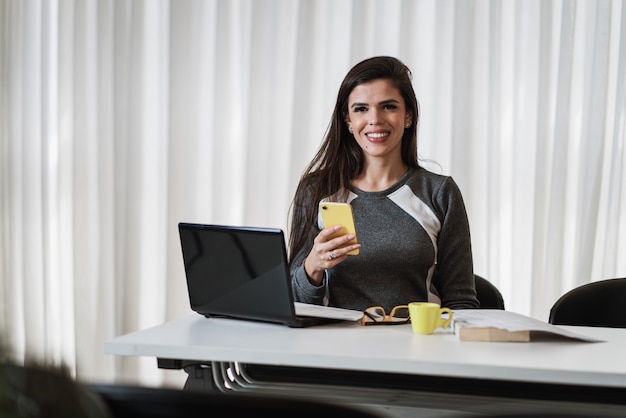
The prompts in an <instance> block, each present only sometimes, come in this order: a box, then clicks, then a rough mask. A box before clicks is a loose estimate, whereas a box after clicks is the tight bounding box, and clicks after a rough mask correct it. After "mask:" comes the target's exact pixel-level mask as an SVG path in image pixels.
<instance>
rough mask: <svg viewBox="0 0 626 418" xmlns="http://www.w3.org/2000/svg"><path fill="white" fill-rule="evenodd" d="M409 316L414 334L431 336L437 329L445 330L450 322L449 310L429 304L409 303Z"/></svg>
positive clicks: (450, 312) (450, 314)
mask: <svg viewBox="0 0 626 418" xmlns="http://www.w3.org/2000/svg"><path fill="white" fill-rule="evenodd" d="M444 315H446V316H444ZM409 316H410V318H411V327H412V328H413V332H414V333H416V334H432V333H433V332H434V331H435V330H436V329H437V328H439V327H442V328H446V327H447V326H448V325H450V322H451V321H452V311H451V310H450V308H442V307H441V306H439V304H437V303H431V302H411V303H409Z"/></svg>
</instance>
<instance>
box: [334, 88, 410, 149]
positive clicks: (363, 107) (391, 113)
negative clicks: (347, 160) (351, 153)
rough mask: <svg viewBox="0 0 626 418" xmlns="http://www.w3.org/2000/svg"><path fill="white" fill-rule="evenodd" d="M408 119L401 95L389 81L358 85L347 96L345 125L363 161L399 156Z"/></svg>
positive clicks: (408, 115) (408, 114)
mask: <svg viewBox="0 0 626 418" xmlns="http://www.w3.org/2000/svg"><path fill="white" fill-rule="evenodd" d="M411 119H412V116H411V114H410V113H407V111H406V106H405V103H404V99H403V98H402V95H401V94H400V91H399V90H398V89H397V88H395V87H394V86H393V85H392V84H391V82H390V81H389V80H386V79H380V80H374V81H371V82H369V83H365V84H360V85H358V86H356V87H355V88H354V89H353V90H352V92H351V93H350V96H348V116H347V117H346V123H347V124H348V128H350V129H351V131H352V134H353V135H354V138H355V139H356V141H357V143H358V144H359V146H360V147H361V149H362V150H363V152H364V153H365V156H366V157H367V156H371V157H387V156H390V155H394V156H399V155H400V152H401V143H402V135H403V134H404V129H405V128H407V127H408V126H411V123H412V122H413V121H412V120H411ZM407 125H408V126H407ZM396 153H397V155H396Z"/></svg>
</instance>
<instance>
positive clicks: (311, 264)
mask: <svg viewBox="0 0 626 418" xmlns="http://www.w3.org/2000/svg"><path fill="white" fill-rule="evenodd" d="M340 229H341V225H335V226H332V227H330V228H324V229H322V230H321V231H320V233H319V234H317V236H316V237H315V240H313V248H311V252H309V255H308V256H307V257H306V260H304V271H305V272H306V274H307V276H308V278H309V281H310V282H311V284H313V285H314V286H319V285H320V283H322V279H323V278H324V270H326V269H329V268H331V267H334V266H336V265H337V264H339V263H341V262H342V261H343V260H345V259H346V258H348V257H349V255H348V253H349V252H350V251H352V250H356V249H357V248H360V247H361V244H348V242H349V241H351V240H353V239H354V234H346V235H340V236H338V237H335V238H332V236H333V235H334V234H335V233H337V231H339V230H340Z"/></svg>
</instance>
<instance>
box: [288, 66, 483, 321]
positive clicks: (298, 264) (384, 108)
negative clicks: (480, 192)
mask: <svg viewBox="0 0 626 418" xmlns="http://www.w3.org/2000/svg"><path fill="white" fill-rule="evenodd" d="M418 121H419V116H418V107H417V99H416V97H415V92H414V91H413V86H412V84H411V71H410V70H409V68H408V67H407V66H406V65H405V64H404V63H402V62H401V61H400V60H398V59H397V58H394V57H388V56H379V57H373V58H369V59H366V60H364V61H362V62H360V63H358V64H356V65H355V66H354V67H353V68H352V69H351V70H350V71H349V72H348V74H347V75H346V77H345V78H344V80H343V82H342V84H341V87H340V88H339V94H338V96H337V104H336V106H335V110H334V112H333V115H332V116H331V122H330V128H329V130H328V133H327V135H326V137H325V138H324V141H323V142H322V145H321V147H320V151H319V152H318V153H317V155H316V156H315V157H314V158H313V161H312V162H311V163H310V164H309V166H308V168H307V169H306V170H305V172H304V174H303V176H302V178H301V180H300V184H299V185H298V188H297V190H296V194H295V196H294V200H293V205H292V211H293V214H292V220H291V228H292V230H291V235H290V244H291V254H290V264H291V272H292V280H293V287H294V290H295V294H296V298H297V299H299V300H300V301H302V302H307V303H317V304H328V305H330V306H336V307H341V308H349V309H357V310H365V309H367V308H368V307H370V306H381V307H382V308H383V309H385V310H391V309H393V307H394V306H397V305H408V304H409V303H410V302H420V301H432V302H437V303H440V304H441V305H442V306H445V307H448V308H452V309H462V308H476V307H478V300H477V298H476V289H475V288H474V272H473V263H472V252H471V242H470V232H469V223H468V219H467V214H466V212H465V205H464V202H463V198H462V196H461V192H460V191H459V189H458V187H457V185H456V184H455V182H454V181H453V180H452V178H451V177H447V176H442V175H438V174H435V173H432V172H430V171H427V170H426V169H424V168H423V167H421V166H420V164H419V161H418V159H417V129H416V126H415V125H417V122H418ZM327 201H328V202H332V201H340V202H347V203H350V205H351V206H352V208H353V211H354V219H355V224H356V230H357V233H358V236H359V244H352V243H351V240H352V239H353V238H354V235H353V234H350V233H348V234H343V235H341V234H340V235H337V234H336V232H337V229H336V227H337V225H324V224H322V223H318V224H316V220H317V219H318V218H321V216H320V215H318V212H317V208H318V206H319V203H320V202H327ZM356 248H359V251H360V252H359V255H357V256H350V254H349V253H350V252H351V251H353V250H354V249H356Z"/></svg>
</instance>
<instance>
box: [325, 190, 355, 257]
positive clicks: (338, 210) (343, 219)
mask: <svg viewBox="0 0 626 418" xmlns="http://www.w3.org/2000/svg"><path fill="white" fill-rule="evenodd" d="M319 210H320V213H321V214H322V221H323V222H324V228H328V227H330V226H334V225H341V226H342V227H343V228H341V229H340V230H339V231H337V233H336V234H335V235H334V236H333V237H335V236H338V235H346V234H353V235H354V239H353V240H351V241H349V243H350V244H356V243H357V242H358V240H357V238H356V228H355V226H354V215H353V214H352V206H351V205H350V204H349V203H340V202H320V205H319ZM358 253H359V249H358V248H357V249H356V250H352V251H350V252H349V253H348V254H349V255H357V254H358Z"/></svg>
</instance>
